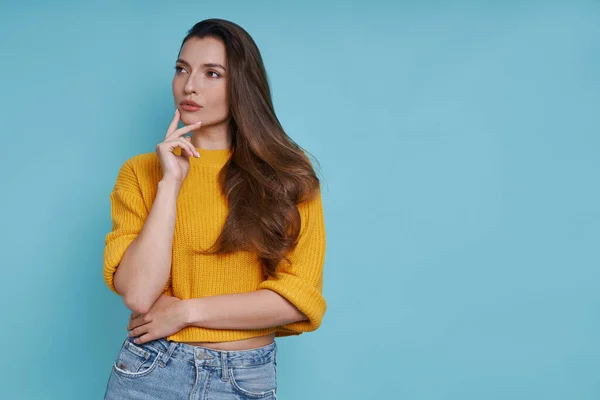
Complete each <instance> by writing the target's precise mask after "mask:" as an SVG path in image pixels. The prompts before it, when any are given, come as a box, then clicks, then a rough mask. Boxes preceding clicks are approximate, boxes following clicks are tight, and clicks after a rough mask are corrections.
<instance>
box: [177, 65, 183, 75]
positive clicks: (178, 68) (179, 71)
mask: <svg viewBox="0 0 600 400" xmlns="http://www.w3.org/2000/svg"><path fill="white" fill-rule="evenodd" d="M183 71H184V69H183V67H180V66H176V67H175V72H177V73H178V74H179V73H181V72H183Z"/></svg>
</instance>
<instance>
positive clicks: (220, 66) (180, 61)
mask: <svg viewBox="0 0 600 400" xmlns="http://www.w3.org/2000/svg"><path fill="white" fill-rule="evenodd" d="M176 63H181V64H184V65H186V66H188V67H190V66H191V65H190V63H189V62H187V61H185V60H184V59H181V58H178V59H177V61H176ZM202 66H203V67H206V68H221V69H222V70H223V71H227V69H226V68H225V67H224V66H222V65H221V64H218V63H206V64H202Z"/></svg>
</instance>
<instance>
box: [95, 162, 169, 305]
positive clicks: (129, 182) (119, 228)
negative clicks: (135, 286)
mask: <svg viewBox="0 0 600 400" xmlns="http://www.w3.org/2000/svg"><path fill="white" fill-rule="evenodd" d="M110 204H111V220H112V230H111V231H110V232H109V233H108V234H107V235H106V238H105V247H104V268H103V273H104V281H105V282H106V284H107V285H108V287H109V288H110V290H112V291H113V292H115V293H117V294H119V292H117V289H116V288H115V285H114V274H115V272H116V270H117V268H118V266H119V264H120V262H121V260H122V258H123V255H124V254H125V250H127V247H129V245H130V244H131V242H133V240H134V239H135V238H136V237H137V236H138V235H139V233H140V232H141V230H142V227H143V226H144V222H145V221H146V218H147V217H148V209H147V208H146V205H145V203H144V200H143V197H142V193H141V190H140V187H139V184H138V181H137V178H136V176H135V172H134V170H133V167H132V165H131V164H130V162H129V161H126V162H125V163H124V164H123V165H122V167H121V169H120V170H119V174H118V176H117V180H116V182H115V185H114V187H113V190H112V192H111V193H110ZM170 281H171V278H170V277H169V281H168V282H167V285H166V286H165V290H167V289H168V288H169V286H170V284H171V282H170Z"/></svg>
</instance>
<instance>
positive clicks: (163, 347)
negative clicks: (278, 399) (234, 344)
mask: <svg viewBox="0 0 600 400" xmlns="http://www.w3.org/2000/svg"><path fill="white" fill-rule="evenodd" d="M128 340H130V341H132V340H133V339H128ZM138 346H140V345H138ZM141 346H142V347H144V346H148V347H152V348H154V349H156V350H158V351H160V352H161V353H163V358H165V359H168V358H170V357H176V358H179V359H181V360H187V361H190V362H192V363H202V364H204V365H206V366H215V367H217V366H219V367H227V366H231V367H236V366H249V365H258V364H266V363H269V362H272V361H275V358H276V353H277V344H276V343H275V341H273V343H270V344H268V345H266V346H263V347H258V348H255V349H248V350H215V349H211V348H208V347H203V346H195V345H189V344H186V343H182V342H172V341H168V340H166V339H164V338H161V339H157V340H153V341H151V342H148V343H145V344H143V345H141Z"/></svg>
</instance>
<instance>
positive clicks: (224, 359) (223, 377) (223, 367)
mask: <svg viewBox="0 0 600 400" xmlns="http://www.w3.org/2000/svg"><path fill="white" fill-rule="evenodd" d="M228 379H229V378H228V377H227V352H226V351H222V352H221V380H222V381H223V382H227V380H228Z"/></svg>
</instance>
